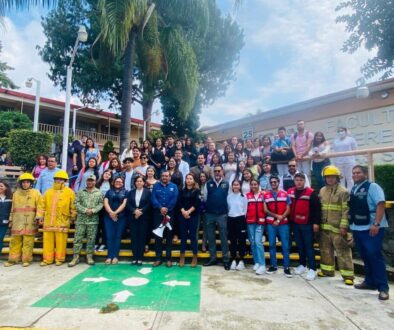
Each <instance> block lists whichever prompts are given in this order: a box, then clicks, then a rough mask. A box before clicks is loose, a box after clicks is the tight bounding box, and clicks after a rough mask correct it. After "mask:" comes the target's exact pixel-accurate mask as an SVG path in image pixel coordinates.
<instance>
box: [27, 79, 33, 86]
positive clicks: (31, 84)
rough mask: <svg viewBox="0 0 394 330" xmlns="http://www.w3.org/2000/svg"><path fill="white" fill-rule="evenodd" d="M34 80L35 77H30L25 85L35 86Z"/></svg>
mask: <svg viewBox="0 0 394 330" xmlns="http://www.w3.org/2000/svg"><path fill="white" fill-rule="evenodd" d="M32 80H33V78H29V79H27V80H26V82H25V85H26V87H27V88H31V87H32V86H33V82H32Z"/></svg>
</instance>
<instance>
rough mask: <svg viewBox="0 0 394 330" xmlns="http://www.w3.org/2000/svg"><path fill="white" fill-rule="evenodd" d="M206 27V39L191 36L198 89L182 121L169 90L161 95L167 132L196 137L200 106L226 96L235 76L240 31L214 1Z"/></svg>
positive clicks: (240, 36)
mask: <svg viewBox="0 0 394 330" xmlns="http://www.w3.org/2000/svg"><path fill="white" fill-rule="evenodd" d="M209 17H210V19H209V26H208V30H207V33H206V36H205V38H194V37H193V35H191V38H192V47H193V49H194V50H195V53H196V57H197V63H198V67H199V72H200V80H199V90H198V93H197V97H196V102H195V106H194V107H193V111H192V113H191V115H190V117H189V118H188V121H187V123H188V125H189V126H188V128H187V129H185V121H184V120H183V119H182V118H181V117H179V116H178V108H177V106H178V104H177V102H176V100H175V99H174V98H173V97H172V95H171V91H167V92H165V93H163V96H162V97H161V103H162V109H163V113H164V120H163V126H162V129H163V130H164V131H165V132H167V134H175V135H178V136H183V135H184V134H187V135H189V136H193V137H194V136H195V135H196V130H197V129H198V127H199V126H200V123H199V115H200V113H201V109H202V108H203V107H205V106H207V105H210V104H212V103H214V102H215V100H216V99H217V98H218V97H222V96H224V95H225V92H226V90H227V88H228V86H229V84H230V83H231V82H232V81H233V80H234V79H235V68H236V66H237V64H238V62H239V56H240V51H241V49H242V47H243V45H244V35H243V30H242V29H241V28H240V27H239V25H238V24H237V22H236V21H234V20H233V19H232V18H231V17H230V16H222V14H221V12H220V10H219V8H218V7H217V4H216V1H210V2H209Z"/></svg>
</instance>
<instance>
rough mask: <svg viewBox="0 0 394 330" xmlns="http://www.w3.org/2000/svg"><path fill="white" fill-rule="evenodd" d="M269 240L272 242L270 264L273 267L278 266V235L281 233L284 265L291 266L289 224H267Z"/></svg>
mask: <svg viewBox="0 0 394 330" xmlns="http://www.w3.org/2000/svg"><path fill="white" fill-rule="evenodd" d="M267 232H268V240H269V243H270V264H271V266H272V267H275V268H276V267H278V263H277V261H276V236H277V235H279V237H280V241H281V242H282V254H283V266H284V267H285V268H289V267H290V248H289V242H290V239H289V225H279V226H273V225H267Z"/></svg>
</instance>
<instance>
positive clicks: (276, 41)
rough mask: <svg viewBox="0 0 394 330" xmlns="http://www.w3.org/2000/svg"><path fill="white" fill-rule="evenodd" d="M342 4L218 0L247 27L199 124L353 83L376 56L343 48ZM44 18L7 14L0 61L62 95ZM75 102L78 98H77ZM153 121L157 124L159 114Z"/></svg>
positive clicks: (21, 79) (18, 79)
mask: <svg viewBox="0 0 394 330" xmlns="http://www.w3.org/2000/svg"><path fill="white" fill-rule="evenodd" d="M339 2H340V1H337V0H303V1H299V0H280V1H278V0H243V2H242V5H241V6H240V7H239V9H238V10H237V11H234V8H233V1H232V0H218V4H219V6H220V7H221V9H222V11H223V13H224V14H230V15H232V17H233V18H234V19H235V20H236V21H237V22H238V24H239V25H240V26H241V27H242V28H243V29H244V34H245V46H244V48H243V49H242V51H241V57H240V62H239V64H238V66H237V68H236V73H237V74H236V76H237V78H236V80H235V81H233V82H232V83H231V85H230V86H229V88H228V90H227V92H226V95H225V96H224V97H222V98H219V99H218V100H217V101H216V102H215V103H214V104H213V105H210V106H209V107H207V108H204V109H203V111H202V114H201V117H200V121H201V125H202V126H211V125H217V124H221V123H224V122H227V121H230V120H236V119H238V118H242V117H244V116H245V115H247V114H248V113H254V112H256V111H257V110H260V111H268V110H272V109H275V108H278V107H281V106H285V105H289V104H293V103H296V102H300V101H304V100H307V99H310V98H314V97H318V96H322V95H326V94H329V93H332V92H336V91H340V90H343V89H347V88H351V87H354V86H355V85H356V80H357V79H358V78H360V76H361V73H360V67H361V65H362V64H363V63H365V62H366V60H367V59H368V58H370V57H372V56H373V53H369V52H368V51H367V50H365V49H363V48H362V49H359V50H358V51H357V52H355V53H354V54H348V53H343V52H342V51H341V46H342V44H343V42H344V41H345V40H346V39H347V38H348V36H349V34H348V32H346V30H345V26H344V25H343V24H336V23H335V18H336V16H338V13H337V12H335V7H336V5H337V4H338V3H339ZM42 15H45V11H42V10H38V9H34V10H31V11H28V12H27V11H25V12H14V13H10V14H9V15H8V16H6V18H5V26H6V27H5V29H4V28H3V29H0V40H1V42H2V46H3V51H2V54H1V57H0V58H1V60H3V61H6V62H7V63H8V65H10V66H12V67H13V68H14V70H13V71H9V76H10V77H11V78H12V79H13V80H14V82H15V83H16V84H17V85H19V86H20V87H21V88H20V91H22V92H27V93H31V94H35V89H34V88H35V87H34V85H33V88H31V89H29V88H27V87H25V81H26V79H27V78H29V77H34V78H36V79H38V80H40V81H41V96H43V97H49V98H54V99H57V100H64V99H65V92H64V91H60V90H59V89H58V88H55V87H54V86H53V84H52V82H51V81H50V80H49V78H48V77H47V72H48V70H49V65H48V64H46V63H44V62H42V60H41V58H40V57H39V55H38V52H37V49H36V45H43V44H44V42H45V36H44V34H43V32H42V27H41V18H40V17H41V16H42ZM73 102H74V103H77V104H78V103H80V102H79V100H78V98H77V97H75V96H74V97H73ZM105 106H106V104H103V105H102V107H104V108H105ZM155 108H157V109H158V108H160V104H159V103H157V104H156V105H155ZM132 116H133V117H137V118H142V113H141V109H140V108H138V107H137V106H135V107H134V108H133V109H132ZM152 119H153V121H155V122H158V121H160V119H161V115H159V116H157V115H153V117H152Z"/></svg>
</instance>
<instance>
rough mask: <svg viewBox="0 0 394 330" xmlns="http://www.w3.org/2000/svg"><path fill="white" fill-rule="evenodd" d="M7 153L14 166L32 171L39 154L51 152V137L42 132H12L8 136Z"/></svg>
mask: <svg viewBox="0 0 394 330" xmlns="http://www.w3.org/2000/svg"><path fill="white" fill-rule="evenodd" d="M8 139H9V141H8V151H9V153H10V155H11V159H12V162H13V164H14V165H17V166H23V167H24V168H25V169H26V170H29V169H32V168H33V166H34V165H35V162H36V157H37V155H39V154H48V153H49V152H50V150H51V143H52V136H51V134H49V133H44V132H32V131H29V130H13V131H11V132H10V133H9V134H8Z"/></svg>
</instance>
